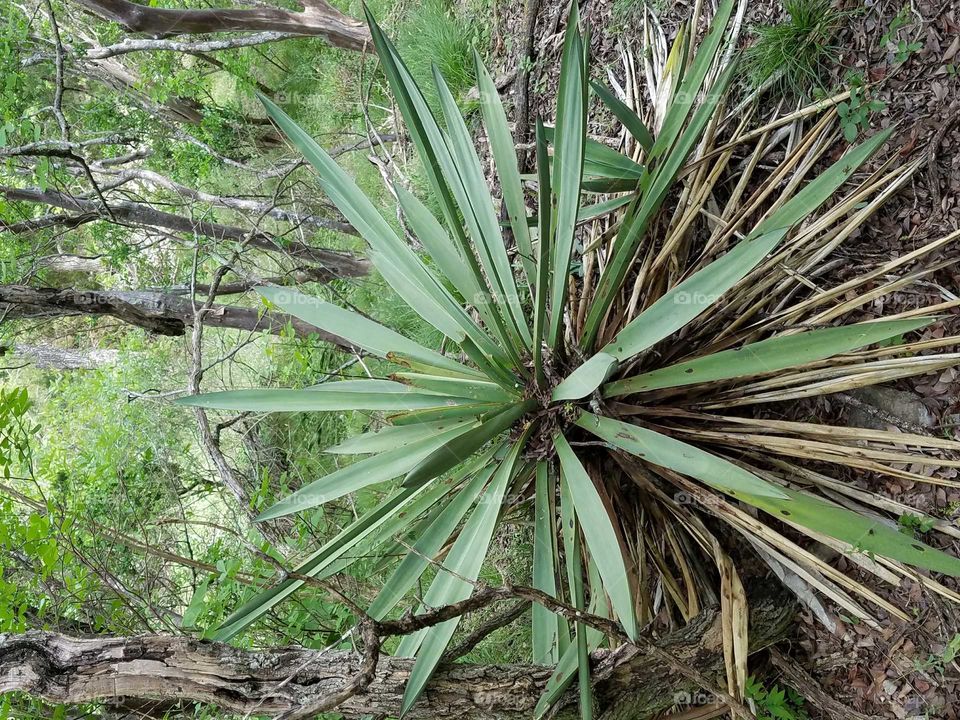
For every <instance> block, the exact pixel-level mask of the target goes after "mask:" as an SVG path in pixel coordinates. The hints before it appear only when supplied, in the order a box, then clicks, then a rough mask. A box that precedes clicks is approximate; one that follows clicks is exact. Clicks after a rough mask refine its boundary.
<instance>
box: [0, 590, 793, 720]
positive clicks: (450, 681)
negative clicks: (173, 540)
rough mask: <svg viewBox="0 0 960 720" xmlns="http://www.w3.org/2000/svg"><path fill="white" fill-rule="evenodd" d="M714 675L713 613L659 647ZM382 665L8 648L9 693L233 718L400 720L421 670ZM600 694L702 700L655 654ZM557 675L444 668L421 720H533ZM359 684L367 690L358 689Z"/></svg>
mask: <svg viewBox="0 0 960 720" xmlns="http://www.w3.org/2000/svg"><path fill="white" fill-rule="evenodd" d="M751 609H752V611H751V629H752V632H751V650H754V651H755V650H759V649H762V648H763V647H766V646H767V645H769V644H770V643H771V642H774V641H776V640H777V639H780V638H781V637H783V635H784V634H785V632H786V631H787V629H788V627H789V623H790V620H791V618H792V606H791V605H790V603H788V602H784V599H783V596H782V595H779V596H777V597H770V598H766V599H763V600H758V601H755V602H753V603H752V604H751ZM651 642H654V643H656V646H657V647H658V648H659V649H661V651H662V652H668V653H670V654H672V655H675V656H677V657H679V658H682V659H683V661H684V662H687V663H690V664H693V663H696V665H697V667H698V668H699V669H700V670H701V671H702V672H705V673H711V674H716V673H717V672H718V671H719V670H721V668H722V663H723V652H722V640H721V632H720V619H719V616H718V613H717V612H716V610H707V611H705V612H704V613H702V614H701V615H700V616H698V617H697V618H695V619H694V621H693V622H691V623H690V624H689V625H688V626H687V627H685V628H683V629H682V630H679V631H677V632H675V633H672V634H670V635H668V636H666V637H664V638H660V639H658V640H655V641H651ZM371 656H372V653H371V652H369V651H368V652H367V653H366V654H365V656H363V657H358V656H357V654H356V653H352V652H347V651H322V650H306V649H303V648H270V649H266V650H242V649H238V648H234V647H231V646H229V645H224V644H220V643H206V642H200V641H197V640H193V639H189V638H180V637H168V636H156V635H154V636H142V637H127V638H104V637H96V638H86V639H77V638H72V637H68V636H64V635H60V634H57V633H47V632H37V631H34V632H28V633H24V634H20V635H14V634H10V635H2V636H0V692H13V691H20V692H25V693H28V694H30V695H33V696H35V697H39V698H42V699H44V700H47V701H49V702H56V703H68V704H80V703H88V702H96V701H102V700H107V699H114V698H117V697H132V698H142V699H153V700H169V699H178V700H181V701H185V702H200V703H205V704H209V705H213V706H216V707H218V708H219V709H220V710H221V711H222V712H229V713H237V714H245V713H252V714H256V715H267V716H271V717H278V716H282V715H284V714H289V715H288V717H298V716H299V713H300V711H302V710H303V709H304V708H310V707H323V706H325V703H324V700H325V699H329V698H337V699H339V698H340V697H341V696H342V695H343V694H345V693H344V691H345V690H346V689H348V688H350V689H351V690H352V694H350V696H349V697H344V698H343V699H342V701H341V702H340V703H339V704H337V705H336V711H337V712H338V713H340V714H342V715H344V716H345V717H347V718H357V717H362V716H365V715H374V716H376V715H381V714H382V715H387V716H396V715H397V713H398V711H399V708H400V704H401V700H402V697H403V688H404V685H405V683H406V680H407V678H408V677H409V674H410V670H411V669H412V667H413V660H412V659H409V658H395V657H383V658H380V659H379V662H377V663H376V670H375V672H374V673H373V677H372V679H371V680H370V682H369V684H368V685H366V687H365V688H363V687H361V686H362V685H363V683H364V682H365V681H366V676H365V673H366V672H367V671H368V670H369V668H370V665H371V660H370V658H371ZM594 663H595V665H596V672H595V675H594V676H595V678H596V682H595V686H594V690H595V693H596V698H597V705H598V707H599V708H601V709H602V710H603V711H604V712H606V713H608V715H605V717H610V718H612V719H613V720H618V719H619V718H631V719H639V718H644V717H651V716H653V715H654V714H656V713H658V712H660V711H662V710H664V709H666V708H669V707H671V706H672V705H673V704H674V698H675V697H676V694H677V693H682V692H688V693H689V692H692V691H695V690H697V689H698V688H697V687H696V686H694V685H692V684H691V682H690V680H688V679H687V678H685V677H683V676H682V675H679V674H678V673H675V672H672V671H671V670H670V668H669V666H668V665H665V664H664V663H663V662H662V660H660V659H659V658H658V657H657V656H656V655H655V654H651V653H650V652H649V651H647V650H645V649H643V648H638V647H634V646H624V647H622V648H619V649H617V650H614V651H598V652H597V653H595V654H594ZM550 674H551V669H550V668H546V667H540V666H536V665H466V664H449V665H444V666H441V667H440V668H439V669H438V671H437V673H436V674H435V676H434V678H433V680H432V681H431V683H430V684H429V685H428V686H427V690H426V691H425V693H424V696H423V698H422V699H421V700H420V701H419V702H418V703H417V704H416V705H414V707H413V708H412V709H411V710H410V712H409V713H408V714H407V715H406V717H408V718H410V720H417V719H424V720H425V719H427V718H429V719H430V720H437V719H439V718H447V717H456V718H461V719H462V720H494V719H495V718H497V719H500V720H507V719H513V718H517V719H519V718H524V719H526V718H530V717H531V716H532V712H533V708H534V706H535V705H536V703H537V700H538V699H539V697H540V695H541V694H542V693H543V691H544V689H545V687H546V683H547V680H548V678H549V677H550ZM358 677H360V678H363V679H362V680H358ZM575 705H576V692H575V691H574V692H573V693H571V694H570V695H568V696H567V697H566V698H565V699H564V700H562V701H561V704H560V707H559V711H558V717H560V718H570V717H574V716H575Z"/></svg>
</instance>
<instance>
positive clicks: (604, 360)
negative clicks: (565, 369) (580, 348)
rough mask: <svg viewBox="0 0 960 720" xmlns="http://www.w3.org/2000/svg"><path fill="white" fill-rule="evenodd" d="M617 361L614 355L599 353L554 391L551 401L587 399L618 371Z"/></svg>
mask: <svg viewBox="0 0 960 720" xmlns="http://www.w3.org/2000/svg"><path fill="white" fill-rule="evenodd" d="M617 365H618V362H617V359H616V358H615V357H614V356H613V355H608V354H607V353H604V352H599V353H597V354H596V355H594V356H593V357H592V358H590V359H589V360H587V361H586V362H585V363H583V365H581V366H580V367H578V368H577V369H576V370H574V371H573V372H572V373H570V374H569V375H568V376H567V377H566V378H564V379H563V380H562V381H561V382H560V384H559V385H557V386H556V387H555V388H554V389H553V395H552V396H551V398H550V399H551V400H553V402H563V401H564V400H579V399H580V398H583V397H586V396H587V395H589V394H590V393H592V392H593V391H594V390H596V389H597V388H598V387H600V385H601V384H602V383H603V381H604V380H606V379H607V378H608V377H610V375H611V374H612V373H613V372H614V371H615V370H616V369H617Z"/></svg>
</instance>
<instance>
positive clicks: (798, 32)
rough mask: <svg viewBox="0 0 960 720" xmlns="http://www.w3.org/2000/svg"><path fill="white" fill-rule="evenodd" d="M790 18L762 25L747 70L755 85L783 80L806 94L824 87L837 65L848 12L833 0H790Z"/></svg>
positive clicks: (794, 90) (748, 55)
mask: <svg viewBox="0 0 960 720" xmlns="http://www.w3.org/2000/svg"><path fill="white" fill-rule="evenodd" d="M783 7H784V10H786V13H787V15H788V18H787V19H786V20H785V21H783V22H781V23H777V24H774V25H761V26H759V27H757V28H756V29H755V30H754V32H755V34H756V36H757V37H756V41H755V42H754V43H753V45H751V46H750V47H749V48H748V49H747V50H746V58H745V61H746V63H745V64H746V70H747V73H748V76H749V78H750V81H751V83H752V84H753V85H754V86H755V87H763V86H764V85H766V84H767V83H770V82H774V83H775V82H777V81H781V82H782V84H783V86H784V87H785V88H787V89H788V90H789V91H790V92H792V93H794V94H796V95H798V96H804V95H807V94H809V92H810V90H811V89H814V88H820V87H821V85H822V82H823V79H824V77H825V76H826V75H827V74H828V73H829V72H830V70H831V69H832V68H833V67H835V66H836V63H837V59H838V57H839V47H838V46H837V45H836V35H837V31H838V30H839V29H840V26H841V23H842V22H843V19H844V17H845V13H843V12H840V11H839V10H835V9H834V8H833V6H832V4H831V0H786V1H785V2H784V3H783Z"/></svg>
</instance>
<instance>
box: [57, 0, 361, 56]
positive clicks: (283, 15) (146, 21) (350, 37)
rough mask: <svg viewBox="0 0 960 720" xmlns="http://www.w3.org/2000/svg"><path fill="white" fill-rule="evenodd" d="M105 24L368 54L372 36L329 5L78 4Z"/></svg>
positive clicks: (310, 1) (120, 0) (99, 0)
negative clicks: (296, 8)
mask: <svg viewBox="0 0 960 720" xmlns="http://www.w3.org/2000/svg"><path fill="white" fill-rule="evenodd" d="M74 1H75V2H76V3H77V4H78V5H80V6H82V7H84V8H86V9H87V10H89V11H90V12H92V13H94V14H95V15H99V16H100V17H102V18H104V19H105V20H113V21H114V22H118V23H120V24H121V25H123V26H124V27H125V28H126V29H127V30H130V31H131V32H137V33H145V34H147V35H152V36H154V37H164V36H169V35H184V34H188V33H189V34H207V33H217V32H273V33H289V34H291V35H313V36H318V37H322V38H323V39H324V40H326V41H327V42H328V43H330V44H331V45H333V46H334V47H339V48H345V49H347V50H358V51H361V52H366V51H367V49H368V47H369V46H370V32H369V31H368V30H367V28H366V26H364V24H363V23H361V22H360V21H359V20H356V19H354V18H352V17H349V16H347V15H344V14H343V13H341V12H340V11H339V10H337V9H336V8H335V7H333V6H332V5H330V4H329V3H327V2H325V0H302V2H301V5H302V6H303V8H304V9H303V12H291V11H290V10H284V9H282V8H279V7H269V6H266V7H264V6H261V7H251V8H231V7H225V8H205V9H195V10H185V9H178V8H163V7H153V6H150V5H141V4H140V3H135V2H130V0H74Z"/></svg>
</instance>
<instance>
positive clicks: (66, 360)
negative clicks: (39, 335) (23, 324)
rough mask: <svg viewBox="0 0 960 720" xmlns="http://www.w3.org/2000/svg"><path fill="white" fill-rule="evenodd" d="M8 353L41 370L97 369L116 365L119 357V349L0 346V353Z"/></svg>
mask: <svg viewBox="0 0 960 720" xmlns="http://www.w3.org/2000/svg"><path fill="white" fill-rule="evenodd" d="M10 353H12V354H13V355H15V356H16V357H19V358H25V359H27V360H29V361H30V362H32V363H33V364H34V365H36V366H37V367H38V368H40V369H42V370H97V369H99V368H103V367H107V366H109V365H116V363H117V361H118V360H119V359H120V351H119V350H109V349H99V348H92V349H90V350H71V349H69V348H61V347H55V346H53V345H14V346H12V347H4V346H0V355H7V354H10Z"/></svg>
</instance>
